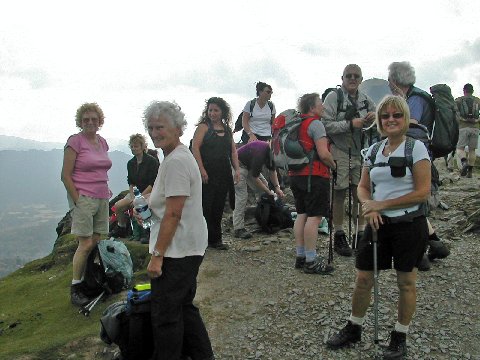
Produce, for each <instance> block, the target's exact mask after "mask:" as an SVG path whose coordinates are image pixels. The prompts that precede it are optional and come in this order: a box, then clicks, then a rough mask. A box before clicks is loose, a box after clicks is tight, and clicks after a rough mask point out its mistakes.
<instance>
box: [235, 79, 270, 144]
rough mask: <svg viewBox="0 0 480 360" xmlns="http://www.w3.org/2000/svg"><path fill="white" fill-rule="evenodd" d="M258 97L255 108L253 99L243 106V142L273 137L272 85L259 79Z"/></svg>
mask: <svg viewBox="0 0 480 360" xmlns="http://www.w3.org/2000/svg"><path fill="white" fill-rule="evenodd" d="M256 90H257V99H256V101H255V104H254V106H253V108H252V107H251V104H253V101H254V100H255V99H254V100H251V101H249V102H247V103H246V104H245V107H244V108H243V118H242V125H243V133H242V142H243V144H246V143H249V142H252V141H255V140H262V141H268V140H270V139H271V138H272V121H273V119H274V118H275V113H276V110H275V105H274V104H273V102H271V101H270V98H271V97H272V93H273V90H272V87H271V86H270V85H268V84H266V83H264V82H261V81H259V82H258V83H257V85H256Z"/></svg>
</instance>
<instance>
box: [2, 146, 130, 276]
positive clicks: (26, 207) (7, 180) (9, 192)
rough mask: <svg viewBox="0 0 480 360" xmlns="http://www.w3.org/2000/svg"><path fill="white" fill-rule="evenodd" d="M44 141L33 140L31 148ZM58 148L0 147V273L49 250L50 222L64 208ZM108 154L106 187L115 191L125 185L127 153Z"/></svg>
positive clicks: (52, 239)
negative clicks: (110, 162)
mask: <svg viewBox="0 0 480 360" xmlns="http://www.w3.org/2000/svg"><path fill="white" fill-rule="evenodd" d="M22 140H24V139H22ZM30 141H31V140H30ZM23 144H28V140H27V141H26V142H25V143H23ZM50 144H52V143H48V145H47V144H44V143H40V142H34V143H33V145H35V146H37V147H41V146H44V147H47V146H51V145H50ZM62 147H63V145H62V146H61V148H60V149H53V150H48V151H45V150H38V149H37V150H24V151H18V150H17V151H15V150H3V151H0V199H2V201H1V203H2V206H1V207H0V229H2V231H0V277H2V276H5V275H7V274H8V273H10V272H12V271H14V270H15V269H16V268H18V267H19V266H21V265H23V264H25V263H26V262H28V261H31V260H33V259H37V258H40V257H43V256H45V255H47V254H49V253H50V252H51V250H52V246H53V243H54V242H55V239H56V233H55V228H56V225H57V223H58V222H59V221H60V220H61V219H62V217H63V216H64V215H65V213H66V212H67V210H68V204H67V196H66V191H65V188H64V186H63V183H62V182H61V181H60V172H61V169H62V162H63V149H62ZM109 156H110V159H111V160H112V163H113V165H112V168H111V169H110V170H109V172H108V177H109V187H110V190H111V191H112V193H113V195H114V196H116V195H117V194H118V193H120V192H121V191H123V190H125V189H127V188H128V185H127V162H128V160H129V159H131V157H132V155H127V154H126V153H124V152H120V151H111V152H109Z"/></svg>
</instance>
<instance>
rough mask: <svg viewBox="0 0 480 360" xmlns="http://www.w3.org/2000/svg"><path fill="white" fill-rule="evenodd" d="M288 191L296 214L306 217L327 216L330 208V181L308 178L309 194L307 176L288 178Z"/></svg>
mask: <svg viewBox="0 0 480 360" xmlns="http://www.w3.org/2000/svg"><path fill="white" fill-rule="evenodd" d="M290 189H291V190H292V193H293V197H294V198H295V208H296V210H297V213H298V214H305V213H306V214H307V216H308V217H313V216H328V215H329V208H330V181H329V179H326V178H323V177H320V176H310V192H307V190H308V176H290Z"/></svg>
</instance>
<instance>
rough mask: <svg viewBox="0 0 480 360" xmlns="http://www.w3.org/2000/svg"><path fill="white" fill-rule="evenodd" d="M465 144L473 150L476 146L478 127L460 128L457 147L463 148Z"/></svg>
mask: <svg viewBox="0 0 480 360" xmlns="http://www.w3.org/2000/svg"><path fill="white" fill-rule="evenodd" d="M465 146H468V149H469V150H475V149H477V148H478V129H476V128H463V129H460V131H459V134H458V143H457V149H463V148H465Z"/></svg>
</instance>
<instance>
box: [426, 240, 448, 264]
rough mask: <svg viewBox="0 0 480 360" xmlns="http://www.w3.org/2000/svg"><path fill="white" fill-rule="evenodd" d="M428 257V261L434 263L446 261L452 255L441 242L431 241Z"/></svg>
mask: <svg viewBox="0 0 480 360" xmlns="http://www.w3.org/2000/svg"><path fill="white" fill-rule="evenodd" d="M428 244H429V245H430V246H429V248H428V252H427V256H428V260H430V261H433V260H435V259H445V258H446V257H447V256H448V255H450V250H449V249H448V247H447V246H446V245H445V244H444V243H443V242H442V241H440V240H430V241H429V242H428Z"/></svg>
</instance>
